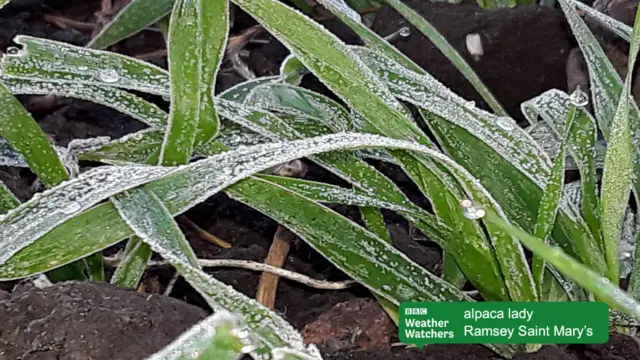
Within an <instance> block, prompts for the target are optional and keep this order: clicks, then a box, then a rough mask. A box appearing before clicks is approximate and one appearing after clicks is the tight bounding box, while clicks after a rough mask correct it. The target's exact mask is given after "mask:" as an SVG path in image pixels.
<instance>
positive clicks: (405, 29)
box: [398, 26, 411, 37]
mask: <svg viewBox="0 0 640 360" xmlns="http://www.w3.org/2000/svg"><path fill="white" fill-rule="evenodd" d="M398 35H400V36H402V37H408V36H409V35H411V29H410V28H409V27H407V26H405V27H403V28H402V29H400V31H398Z"/></svg>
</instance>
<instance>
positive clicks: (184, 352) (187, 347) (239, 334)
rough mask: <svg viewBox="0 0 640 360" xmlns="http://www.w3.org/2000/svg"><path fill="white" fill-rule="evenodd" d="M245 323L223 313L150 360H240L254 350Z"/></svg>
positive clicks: (234, 316)
mask: <svg viewBox="0 0 640 360" xmlns="http://www.w3.org/2000/svg"><path fill="white" fill-rule="evenodd" d="M244 326H245V325H244V322H243V321H242V319H241V318H240V317H239V316H237V315H233V314H231V313H228V312H224V311H220V312H216V313H215V314H213V315H211V316H209V317H207V318H206V319H204V320H202V321H200V322H199V323H198V324H196V325H194V326H193V327H191V328H190V329H189V330H187V331H185V332H184V333H182V334H181V335H180V337H178V338H177V339H175V340H174V341H172V342H171V344H169V345H167V346H166V347H165V348H164V349H162V350H160V351H159V352H157V353H155V354H153V355H152V356H151V357H149V358H148V360H193V359H201V360H206V359H216V360H218V359H219V360H237V359H239V358H240V357H241V356H242V354H243V353H246V352H248V351H249V350H251V349H252V348H253V346H252V341H251V335H250V334H249V333H247V331H246V330H245V329H244Z"/></svg>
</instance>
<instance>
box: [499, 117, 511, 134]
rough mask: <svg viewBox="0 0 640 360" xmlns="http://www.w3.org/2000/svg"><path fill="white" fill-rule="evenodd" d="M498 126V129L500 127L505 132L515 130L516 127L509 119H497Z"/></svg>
mask: <svg viewBox="0 0 640 360" xmlns="http://www.w3.org/2000/svg"><path fill="white" fill-rule="evenodd" d="M496 125H498V127H500V128H501V129H503V130H507V131H509V130H513V128H514V127H515V126H514V124H513V120H511V118H508V117H499V118H497V119H496Z"/></svg>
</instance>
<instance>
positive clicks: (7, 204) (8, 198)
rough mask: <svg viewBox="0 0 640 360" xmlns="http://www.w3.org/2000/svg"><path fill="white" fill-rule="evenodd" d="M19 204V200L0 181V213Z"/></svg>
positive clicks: (4, 212)
mask: <svg viewBox="0 0 640 360" xmlns="http://www.w3.org/2000/svg"><path fill="white" fill-rule="evenodd" d="M18 205H20V200H18V198H17V197H16V196H15V195H13V193H12V192H11V190H9V189H8V188H7V186H6V185H5V184H4V183H3V182H2V181H0V215H2V214H6V213H7V211H9V210H11V209H13V208H15V207H17V206H18Z"/></svg>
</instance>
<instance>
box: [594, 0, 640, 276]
mask: <svg viewBox="0 0 640 360" xmlns="http://www.w3.org/2000/svg"><path fill="white" fill-rule="evenodd" d="M639 14H640V7H639V8H638V10H637V12H636V22H635V26H634V29H633V36H632V38H631V49H630V50H629V59H628V64H627V68H628V69H634V68H635V67H634V66H635V63H636V57H637V56H638V50H640V16H639ZM632 78H633V71H628V73H627V78H626V79H625V83H624V88H623V89H622V93H621V95H620V101H619V103H618V108H617V109H616V113H615V117H614V118H613V124H612V126H611V133H610V135H609V138H608V139H607V141H608V146H607V154H606V156H605V158H604V169H603V170H602V189H601V190H600V194H601V195H600V198H601V202H600V206H601V208H602V235H603V239H604V249H605V257H606V259H607V265H608V266H609V279H610V280H611V281H613V282H616V283H617V282H618V281H619V280H620V279H619V278H620V264H619V256H620V255H619V254H618V244H619V242H620V235H621V234H622V224H623V221H624V216H625V210H626V209H627V206H628V204H629V197H630V195H631V187H632V184H633V144H632V143H631V127H630V124H629V121H630V120H631V119H630V115H629V112H630V106H629V103H630V102H631V103H633V104H635V102H634V100H633V99H632V98H631V97H630V94H631V80H632ZM636 120H637V119H636ZM636 181H637V180H636Z"/></svg>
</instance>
